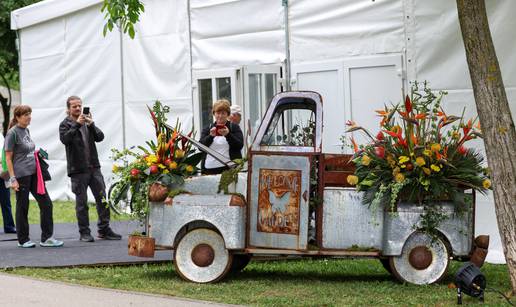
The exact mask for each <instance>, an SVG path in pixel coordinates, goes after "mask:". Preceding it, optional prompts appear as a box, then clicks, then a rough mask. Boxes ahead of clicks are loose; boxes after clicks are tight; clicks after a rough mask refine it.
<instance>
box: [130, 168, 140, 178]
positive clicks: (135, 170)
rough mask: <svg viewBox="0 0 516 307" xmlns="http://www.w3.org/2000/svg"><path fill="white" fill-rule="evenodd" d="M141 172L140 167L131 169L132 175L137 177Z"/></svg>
mask: <svg viewBox="0 0 516 307" xmlns="http://www.w3.org/2000/svg"><path fill="white" fill-rule="evenodd" d="M139 174H140V170H139V169H137V168H133V169H132V170H131V177H133V178H136V177H138V175H139Z"/></svg>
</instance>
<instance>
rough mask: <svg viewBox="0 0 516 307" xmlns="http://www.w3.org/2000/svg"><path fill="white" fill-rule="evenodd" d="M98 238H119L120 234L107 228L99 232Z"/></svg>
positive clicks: (120, 237)
mask: <svg viewBox="0 0 516 307" xmlns="http://www.w3.org/2000/svg"><path fill="white" fill-rule="evenodd" d="M99 239H104V240H121V239H122V236H121V235H119V234H118V233H116V232H114V231H113V230H111V229H108V230H107V231H106V232H99Z"/></svg>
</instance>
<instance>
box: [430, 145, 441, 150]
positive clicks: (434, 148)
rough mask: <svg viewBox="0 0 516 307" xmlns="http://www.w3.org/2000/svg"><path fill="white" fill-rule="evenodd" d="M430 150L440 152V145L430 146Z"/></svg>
mask: <svg viewBox="0 0 516 307" xmlns="http://www.w3.org/2000/svg"><path fill="white" fill-rule="evenodd" d="M430 149H431V150H432V151H434V152H436V151H439V150H441V145H440V144H432V146H430Z"/></svg>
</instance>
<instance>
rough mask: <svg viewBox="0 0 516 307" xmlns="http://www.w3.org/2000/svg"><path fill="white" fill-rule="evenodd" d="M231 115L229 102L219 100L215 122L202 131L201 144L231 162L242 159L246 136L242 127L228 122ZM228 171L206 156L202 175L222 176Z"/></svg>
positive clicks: (214, 112) (214, 107)
mask: <svg viewBox="0 0 516 307" xmlns="http://www.w3.org/2000/svg"><path fill="white" fill-rule="evenodd" d="M230 113H231V109H230V103H229V101H228V100H226V99H221V100H217V101H216V102H215V103H214V104H213V116H214V117H215V122H213V123H212V124H210V125H209V126H208V127H205V128H204V129H203V130H202V133H201V139H200V142H201V143H202V144H204V145H206V146H208V147H210V148H211V149H213V150H215V151H217V152H218V153H220V154H222V155H223V156H226V157H229V158H230V159H231V160H235V159H241V158H242V147H244V136H243V134H242V130H241V129H240V126H238V125H236V124H234V123H231V122H230V121H229V120H228V117H229V114H230ZM226 169H227V166H225V165H223V164H222V163H220V162H219V161H217V160H215V158H213V157H212V156H210V155H206V156H205V158H204V159H203V161H202V165H201V170H202V173H203V174H207V175H213V174H220V173H222V172H223V171H224V170H226Z"/></svg>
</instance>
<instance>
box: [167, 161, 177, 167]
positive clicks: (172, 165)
mask: <svg viewBox="0 0 516 307" xmlns="http://www.w3.org/2000/svg"><path fill="white" fill-rule="evenodd" d="M168 168H169V169H176V168H177V163H176V161H172V162H170V164H169V165H168Z"/></svg>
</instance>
